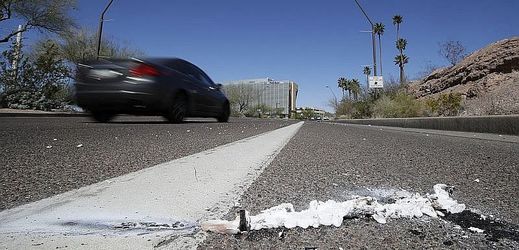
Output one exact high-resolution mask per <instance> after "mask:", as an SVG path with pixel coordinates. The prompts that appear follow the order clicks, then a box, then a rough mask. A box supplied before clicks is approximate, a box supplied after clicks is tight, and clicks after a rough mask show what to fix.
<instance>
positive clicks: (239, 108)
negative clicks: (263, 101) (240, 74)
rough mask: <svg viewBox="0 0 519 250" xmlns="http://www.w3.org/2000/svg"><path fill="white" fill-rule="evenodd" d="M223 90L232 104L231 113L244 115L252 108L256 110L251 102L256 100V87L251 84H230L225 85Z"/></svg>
mask: <svg viewBox="0 0 519 250" xmlns="http://www.w3.org/2000/svg"><path fill="white" fill-rule="evenodd" d="M223 91H224V93H225V95H226V96H227V98H228V99H229V102H230V104H231V114H232V115H233V116H242V115H244V114H245V113H247V112H248V111H249V109H250V110H251V112H255V110H254V108H251V107H250V104H251V103H252V102H253V101H254V100H255V96H256V95H255V91H254V87H253V86H252V85H250V84H244V83H240V84H229V85H225V86H224V87H223Z"/></svg>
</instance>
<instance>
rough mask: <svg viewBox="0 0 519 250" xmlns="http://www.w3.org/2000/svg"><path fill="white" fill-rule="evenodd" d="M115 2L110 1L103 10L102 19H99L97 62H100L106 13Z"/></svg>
mask: <svg viewBox="0 0 519 250" xmlns="http://www.w3.org/2000/svg"><path fill="white" fill-rule="evenodd" d="M113 1H114V0H110V2H108V4H107V5H106V7H105V9H104V10H103V13H101V17H100V18H99V30H98V31H97V60H99V53H100V52H101V37H102V35H103V22H104V18H105V13H106V11H107V10H108V8H110V5H112V2H113Z"/></svg>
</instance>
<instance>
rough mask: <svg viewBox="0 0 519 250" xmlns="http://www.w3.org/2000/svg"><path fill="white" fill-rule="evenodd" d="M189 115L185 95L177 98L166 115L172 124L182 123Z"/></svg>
mask: <svg viewBox="0 0 519 250" xmlns="http://www.w3.org/2000/svg"><path fill="white" fill-rule="evenodd" d="M186 115H187V98H186V96H185V95H183V94H179V95H177V96H176V97H175V100H174V101H173V105H172V106H171V107H170V110H169V113H168V114H167V115H166V119H168V121H169V122H171V123H181V122H183V121H184V118H185V117H186Z"/></svg>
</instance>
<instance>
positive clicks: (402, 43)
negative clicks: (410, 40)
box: [395, 38, 408, 84]
mask: <svg viewBox="0 0 519 250" xmlns="http://www.w3.org/2000/svg"><path fill="white" fill-rule="evenodd" d="M406 47H407V40H406V39H404V38H399V39H398V40H397V41H396V48H397V49H398V51H399V52H400V54H399V55H398V56H397V57H396V58H399V59H398V60H400V58H402V59H405V60H404V63H400V62H399V63H397V65H398V67H399V68H400V84H403V83H404V81H405V75H404V64H406V63H407V61H408V58H407V57H406V56H404V54H403V51H404V50H405V48H406ZM395 60H396V59H395ZM395 63H396V62H395Z"/></svg>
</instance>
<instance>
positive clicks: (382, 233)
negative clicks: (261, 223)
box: [199, 122, 519, 249]
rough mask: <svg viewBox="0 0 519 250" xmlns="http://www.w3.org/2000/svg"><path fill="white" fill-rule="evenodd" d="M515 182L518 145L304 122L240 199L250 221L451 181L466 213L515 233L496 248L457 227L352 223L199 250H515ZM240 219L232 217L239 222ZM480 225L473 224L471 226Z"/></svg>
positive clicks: (212, 242)
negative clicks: (316, 203) (282, 208)
mask: <svg viewBox="0 0 519 250" xmlns="http://www.w3.org/2000/svg"><path fill="white" fill-rule="evenodd" d="M477 180H479V182H478V181H477ZM518 180H519V144H518V143H509V142H500V141H490V140H480V139H473V138H463V137H455V136H444V135H439V134H426V133H414V132H405V131H396V130H389V129H381V128H374V127H368V126H362V127H359V126H348V125H338V124H327V123H315V122H307V123H305V125H304V126H303V127H302V128H301V130H299V132H298V134H297V135H296V136H295V137H294V138H293V139H292V140H291V141H290V142H289V144H288V145H287V146H286V147H285V148H284V149H283V150H282V151H281V152H280V154H279V155H278V156H277V157H276V158H275V160H274V161H273V162H272V163H271V165H270V166H269V167H267V168H266V169H265V171H264V172H263V173H262V174H261V175H260V177H259V178H258V179H256V181H255V182H254V183H253V184H252V186H251V187H250V188H249V189H248V191H247V192H246V193H245V194H244V195H243V196H242V199H241V202H240V203H241V205H242V206H243V208H245V209H246V210H248V211H250V212H251V214H257V213H259V212H260V211H261V210H264V209H267V208H270V207H273V206H276V205H279V204H281V203H285V202H289V203H292V204H294V206H295V208H296V210H302V209H306V208H307V207H308V204H309V202H310V201H311V200H314V199H316V200H320V201H326V200H329V199H333V200H336V201H344V200H347V199H349V198H351V195H355V194H358V195H369V194H370V193H371V192H373V190H388V189H405V190H408V191H412V192H420V193H421V194H425V193H431V192H432V187H433V185H434V184H437V183H445V184H448V185H454V186H455V187H456V189H455V192H454V194H453V196H454V198H455V199H457V200H458V201H459V202H461V203H465V204H466V205H467V207H468V208H469V209H471V210H475V211H478V213H481V214H484V215H487V216H488V215H493V216H495V217H496V218H498V219H500V220H501V221H505V222H507V223H511V224H508V225H511V227H512V230H511V234H512V235H513V236H512V237H508V238H506V237H505V238H501V239H499V240H497V241H495V240H494V241H492V240H489V238H491V237H490V236H488V235H485V234H477V233H473V232H470V231H468V230H467V228H464V229H459V228H455V225H456V224H459V222H458V223H450V222H446V220H433V219H428V218H420V219H398V220H392V221H390V222H389V223H388V224H378V223H377V222H375V221H373V220H368V219H352V220H347V221H345V222H344V223H343V225H342V226H341V227H339V228H335V227H333V226H331V227H320V228H317V229H314V228H309V229H301V228H296V229H288V230H287V229H283V230H282V229H270V230H261V231H252V232H249V233H248V234H245V235H242V236H227V235H217V234H210V236H209V238H208V239H207V240H206V241H205V242H204V244H203V245H201V246H200V247H199V248H200V249H206V248H224V249H252V248H254V249H258V248H260V249H303V248H305V247H318V248H320V249H339V248H340V247H342V248H343V249H349V248H365V249H387V248H406V249H408V248H469V249H474V248H489V247H492V248H494V247H497V248H515V249H517V247H519V243H518V242H517V241H518V240H519V238H517V237H518V235H519V231H518V230H519V227H517V226H516V225H517V223H519V200H518V198H519V196H518V194H519V181H518ZM370 190H371V191H370ZM235 212H236V211H231V212H230V213H229V214H228V217H227V218H226V219H233V218H234V216H235ZM477 216H478V217H479V215H477ZM479 222H480V221H479V218H477V220H476V221H475V222H474V223H476V224H477V223H479ZM471 223H472V222H471ZM467 227H468V226H467ZM474 227H478V225H475V224H474ZM487 230H488V229H487ZM280 233H281V237H280ZM514 237H515V238H514ZM498 238H499V237H498ZM510 238H512V239H510ZM514 239H515V240H514Z"/></svg>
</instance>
